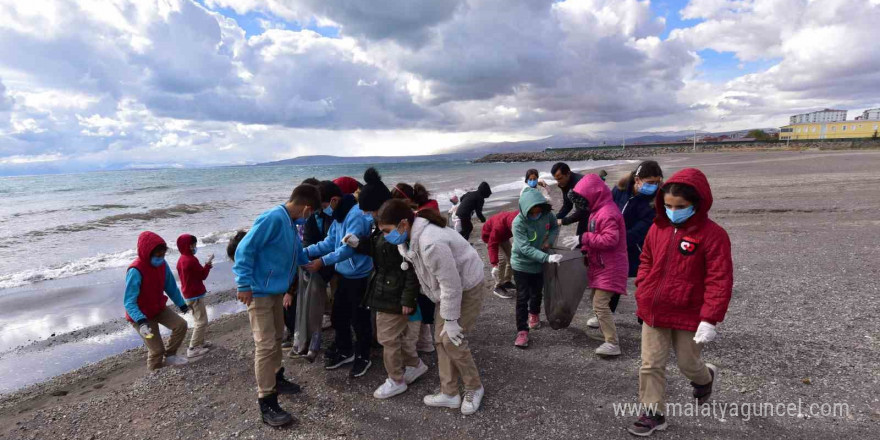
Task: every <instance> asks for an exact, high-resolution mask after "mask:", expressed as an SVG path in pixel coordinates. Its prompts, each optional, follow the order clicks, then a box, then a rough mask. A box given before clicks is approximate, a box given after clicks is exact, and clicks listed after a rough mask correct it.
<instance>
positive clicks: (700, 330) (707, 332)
mask: <svg viewBox="0 0 880 440" xmlns="http://www.w3.org/2000/svg"><path fill="white" fill-rule="evenodd" d="M716 336H718V332H716V331H715V326H714V325H712V324H709V323H708V322H701V323H700V326H699V327H697V334H695V335H694V342H696V343H697V344H706V343H709V342H712V341H714V340H715V337H716Z"/></svg>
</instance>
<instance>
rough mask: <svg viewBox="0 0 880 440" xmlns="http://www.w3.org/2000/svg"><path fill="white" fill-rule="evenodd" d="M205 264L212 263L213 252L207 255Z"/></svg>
mask: <svg viewBox="0 0 880 440" xmlns="http://www.w3.org/2000/svg"><path fill="white" fill-rule="evenodd" d="M205 264H214V254H211V255H208V261H207V262H205Z"/></svg>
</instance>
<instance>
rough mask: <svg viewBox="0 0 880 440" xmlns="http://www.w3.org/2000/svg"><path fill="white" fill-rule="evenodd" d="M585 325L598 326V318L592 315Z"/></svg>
mask: <svg viewBox="0 0 880 440" xmlns="http://www.w3.org/2000/svg"><path fill="white" fill-rule="evenodd" d="M587 327H589V328H599V318H597V317H595V316H594V317H592V318H590V319H589V320H588V321H587Z"/></svg>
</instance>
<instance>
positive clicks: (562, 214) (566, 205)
mask: <svg viewBox="0 0 880 440" xmlns="http://www.w3.org/2000/svg"><path fill="white" fill-rule="evenodd" d="M583 177H584V175H583V174H579V173H575V172H572V173H571V177H569V178H568V186H566V187H565V188H563V187H559V189H560V190H562V208H561V209H560V210H559V214H558V215H557V217H559V218H561V219H565V218H566V217H568V213H569V212H571V210H572V209H573V208H574V204H572V203H571V200H569V199H568V192H569V191H571V189H572V188H574V187H576V186H577V184H578V182H580V181H581V179H583Z"/></svg>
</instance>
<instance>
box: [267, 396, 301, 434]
mask: <svg viewBox="0 0 880 440" xmlns="http://www.w3.org/2000/svg"><path fill="white" fill-rule="evenodd" d="M259 402H260V414H261V415H262V417H263V423H265V424H267V425H269V426H274V427H278V426H284V425H286V424H288V423H290V422H293V416H291V415H290V413H289V412H287V411H285V410H283V409H281V407H280V406H278V395H277V394H272V395H269V396H266V397H262V398H260V399H259Z"/></svg>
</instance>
